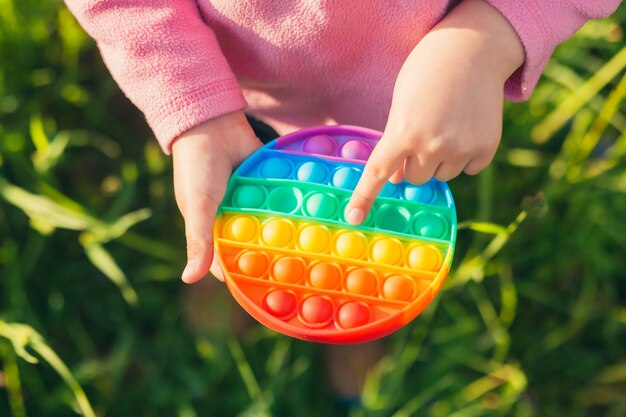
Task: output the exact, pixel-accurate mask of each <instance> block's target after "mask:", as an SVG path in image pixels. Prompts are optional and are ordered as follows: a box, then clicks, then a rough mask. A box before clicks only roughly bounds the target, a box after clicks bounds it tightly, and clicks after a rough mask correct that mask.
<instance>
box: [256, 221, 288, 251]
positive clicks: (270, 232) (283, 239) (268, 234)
mask: <svg viewBox="0 0 626 417" xmlns="http://www.w3.org/2000/svg"><path fill="white" fill-rule="evenodd" d="M294 234H295V227H294V225H293V223H291V222H290V221H289V220H285V219H272V220H270V221H268V222H267V223H265V224H264V225H263V232H262V233H261V237H262V239H263V242H264V243H265V244H266V245H268V246H273V247H277V248H284V247H286V246H289V245H290V244H291V242H292V241H293V237H294Z"/></svg>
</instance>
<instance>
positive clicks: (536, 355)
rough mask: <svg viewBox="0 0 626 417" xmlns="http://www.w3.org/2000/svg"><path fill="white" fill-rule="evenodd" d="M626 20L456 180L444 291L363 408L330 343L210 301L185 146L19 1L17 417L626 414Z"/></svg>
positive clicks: (3, 78)
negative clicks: (190, 220) (199, 290)
mask: <svg viewBox="0 0 626 417" xmlns="http://www.w3.org/2000/svg"><path fill="white" fill-rule="evenodd" d="M625 22H626V11H625V10H624V7H622V8H621V9H620V10H619V12H618V13H617V14H616V15H615V16H614V17H613V18H612V19H610V20H605V21H601V22H593V23H591V24H589V25H588V26H587V27H585V28H584V29H583V30H582V31H581V32H580V33H579V34H577V35H576V36H575V37H574V38H573V39H572V40H570V41H569V42H567V43H566V44H565V45H563V46H562V47H560V48H559V49H558V50H557V52H556V54H555V56H554V58H553V60H552V61H551V63H550V64H549V66H548V68H546V72H545V76H544V78H543V80H542V82H541V83H540V85H539V86H538V88H537V90H536V91H535V93H534V96H533V98H532V99H531V100H530V102H528V103H524V104H516V105H507V108H506V112H505V125H504V132H505V133H504V137H503V141H502V146H501V149H500V151H499V153H498V155H497V157H496V162H495V163H494V164H493V165H492V166H491V167H490V168H489V169H488V170H486V171H485V172H484V173H483V174H481V175H480V176H478V177H474V178H470V177H463V178H459V179H456V180H454V181H453V182H452V183H451V187H452V189H453V192H454V194H455V198H456V203H457V208H458V217H459V221H460V223H459V237H458V243H457V244H458V248H457V254H456V258H455V263H454V267H453V270H452V272H451V274H450V277H449V278H448V281H447V283H446V285H445V287H444V291H443V292H442V293H441V294H440V295H439V296H438V298H437V299H436V300H435V302H434V303H433V304H432V305H431V306H429V307H428V308H427V309H426V311H424V313H422V315H421V316H420V317H418V318H417V319H416V320H415V321H414V322H413V323H411V324H410V325H409V326H406V327H405V328H403V329H401V330H400V331H399V332H397V333H396V334H394V335H392V336H390V337H388V338H386V339H385V342H386V344H387V354H386V355H385V356H384V357H383V358H382V359H381V360H380V362H379V363H378V364H377V365H376V367H375V368H374V369H373V370H372V371H371V372H370V373H369V375H368V378H367V380H366V383H365V387H364V388H363V392H362V401H361V403H360V404H355V405H354V406H353V407H351V408H350V407H347V406H346V404H347V403H346V402H345V401H344V402H341V401H338V398H336V396H335V395H334V394H333V393H332V390H331V389H330V387H329V384H328V380H327V376H326V372H325V361H324V354H325V353H324V347H323V346H320V345H314V344H310V343H306V342H301V341H297V340H293V339H290V338H287V337H283V336H280V335H277V334H275V333H273V332H271V331H269V330H267V329H265V328H263V327H261V326H260V325H249V326H247V327H246V326H242V325H241V323H237V322H236V318H237V315H236V314H235V319H234V321H233V322H231V315H232V312H233V311H236V309H237V308H236V307H235V306H234V305H233V303H232V301H231V300H230V298H229V297H228V295H227V294H226V292H225V291H222V292H221V293H220V294H221V296H220V298H219V299H215V300H213V301H210V302H209V301H206V302H204V303H200V305H199V306H198V305H196V304H191V303H192V298H193V297H190V296H189V294H188V293H184V294H183V291H184V287H183V285H182V284H181V283H180V281H179V273H180V270H181V267H182V265H183V264H184V237H183V228H182V224H181V221H180V217H179V215H178V212H177V210H176V207H175V204H174V198H173V192H172V186H171V179H170V168H171V167H170V161H169V159H168V158H166V157H165V156H163V155H162V154H161V153H160V151H159V150H158V147H157V146H156V144H155V142H154V140H153V139H152V137H151V134H150V132H149V131H148V130H147V128H146V126H145V125H144V123H143V122H142V120H143V119H142V117H141V115H140V114H139V113H138V112H137V111H136V110H135V109H133V107H132V106H131V105H130V104H129V103H128V102H127V101H126V100H125V99H124V98H123V96H122V94H121V93H120V92H119V90H118V89H117V87H116V86H115V84H114V83H113V81H112V80H111V79H110V76H109V75H108V74H107V72H106V70H105V69H104V67H103V65H102V63H101V61H100V59H99V57H98V54H97V51H96V49H95V45H94V44H93V42H92V41H90V40H89V39H88V38H87V37H86V35H85V34H84V33H83V31H82V30H81V28H80V27H79V26H78V25H77V23H76V22H75V21H74V19H73V18H72V17H71V15H70V14H69V12H68V11H67V10H66V9H64V8H63V7H62V5H61V4H60V3H59V2H54V1H53V2H40V1H37V0H24V1H19V2H18V1H16V0H0V416H2V417H4V416H5V415H7V416H13V417H24V416H67V415H76V414H80V415H85V416H91V415H98V416H104V415H106V416H121V417H127V416H160V415H167V416H170V415H171V416H181V417H193V416H208V415H211V416H235V415H241V416H294V417H298V416H342V415H350V416H353V417H357V416H358V417H366V416H368V417H369V416H393V417H409V416H429V417H439V416H442V417H443V416H446V417H450V416H453V417H473V416H518V417H525V416H591V415H593V416H607V417H621V416H624V415H626V400H625V398H626V363H625V362H624V358H625V357H626V343H625V342H626V307H625V300H626V286H625V284H624V282H625V281H624V278H626V273H625V272H624V271H626V257H624V254H625V253H626V221H625V219H626V217H625V213H626V137H625V136H624V133H623V130H624V128H625V127H626V118H625V116H624V111H625V110H626V103H625V102H624V94H625V93H626V81H625V80H626V78H625V76H624V69H625V68H626V52H624V51H625V50H626V49H625V45H626V40H625V39H624V38H623V29H622V28H623V27H624V25H625ZM216 288H218V290H219V287H217V286H216ZM189 305H193V306H194V309H193V310H191V311H190V308H189ZM205 310H206V311H205ZM205 313H206V314H207V315H208V316H210V317H212V318H213V321H214V322H215V323H214V326H213V328H212V330H210V331H209V330H198V329H197V328H193V329H192V328H190V325H189V322H190V320H188V319H189V315H193V316H195V317H197V318H198V317H204V314H205ZM199 321H200V322H201V321H202V320H199ZM234 327H237V328H240V329H243V330H241V331H239V332H235V331H234V330H233V328H234Z"/></svg>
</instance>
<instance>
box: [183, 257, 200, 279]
mask: <svg viewBox="0 0 626 417" xmlns="http://www.w3.org/2000/svg"><path fill="white" fill-rule="evenodd" d="M197 269H198V262H197V261H196V260H195V259H193V260H191V261H189V262H187V266H186V267H185V269H184V270H183V275H182V277H181V278H182V280H183V282H187V283H189V279H190V278H191V276H192V275H194V274H195V273H196V270H197Z"/></svg>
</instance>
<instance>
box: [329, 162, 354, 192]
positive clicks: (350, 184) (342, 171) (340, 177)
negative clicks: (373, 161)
mask: <svg viewBox="0 0 626 417" xmlns="http://www.w3.org/2000/svg"><path fill="white" fill-rule="evenodd" d="M359 178H361V171H360V170H358V169H357V168H353V167H341V168H339V169H337V170H335V172H334V174H333V181H332V182H333V185H334V186H335V187H337V188H343V189H345V190H354V187H356V185H357V183H358V182H359Z"/></svg>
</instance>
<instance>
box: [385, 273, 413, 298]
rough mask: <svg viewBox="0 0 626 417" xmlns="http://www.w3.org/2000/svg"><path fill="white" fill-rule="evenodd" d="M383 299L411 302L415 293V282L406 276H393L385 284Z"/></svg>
mask: <svg viewBox="0 0 626 417" xmlns="http://www.w3.org/2000/svg"><path fill="white" fill-rule="evenodd" d="M382 292H383V297H385V298H386V299H388V300H396V301H410V300H411V299H412V298H413V293H414V292H415V290H414V286H413V282H412V281H411V279H410V278H409V277H407V276H404V275H392V276H390V277H388V278H387V279H386V280H385V282H384V284H383V291H382Z"/></svg>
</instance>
